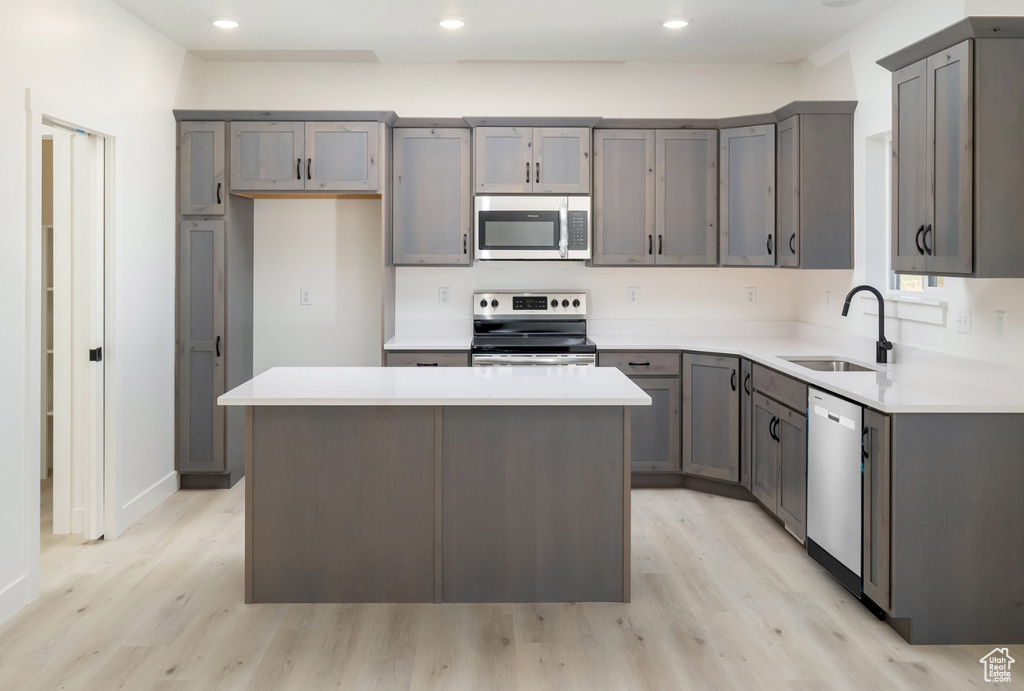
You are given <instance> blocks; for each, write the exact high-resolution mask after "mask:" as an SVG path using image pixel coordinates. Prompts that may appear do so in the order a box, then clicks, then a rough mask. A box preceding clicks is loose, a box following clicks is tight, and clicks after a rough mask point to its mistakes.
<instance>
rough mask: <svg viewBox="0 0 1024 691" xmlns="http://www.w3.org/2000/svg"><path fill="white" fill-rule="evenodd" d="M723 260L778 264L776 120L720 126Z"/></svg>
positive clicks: (743, 263) (756, 264)
mask: <svg viewBox="0 0 1024 691" xmlns="http://www.w3.org/2000/svg"><path fill="white" fill-rule="evenodd" d="M720 136H721V167H722V174H721V185H720V192H719V203H720V206H721V209H720V214H721V220H720V223H721V255H722V256H721V263H722V264H727V265H741V266H774V265H775V254H776V250H777V247H776V245H777V244H778V243H776V242H775V125H757V126H756V127H737V128H733V129H727V130H722V132H721V135H720Z"/></svg>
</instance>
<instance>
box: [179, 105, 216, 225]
mask: <svg viewBox="0 0 1024 691" xmlns="http://www.w3.org/2000/svg"><path fill="white" fill-rule="evenodd" d="M224 151H225V149H224V123H223V122H182V123H181V124H180V125H179V140H178V165H179V171H178V173H179V176H180V178H179V180H178V194H179V197H180V204H179V211H180V213H181V214H183V215H190V214H192V215H203V216H219V215H222V214H223V213H224V200H225V198H226V196H227V189H225V184H224V183H225V180H224V173H225V170H226V168H225V166H224Z"/></svg>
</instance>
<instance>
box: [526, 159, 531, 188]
mask: <svg viewBox="0 0 1024 691" xmlns="http://www.w3.org/2000/svg"><path fill="white" fill-rule="evenodd" d="M526 184H527V185H529V184H530V164H529V163H527V164H526Z"/></svg>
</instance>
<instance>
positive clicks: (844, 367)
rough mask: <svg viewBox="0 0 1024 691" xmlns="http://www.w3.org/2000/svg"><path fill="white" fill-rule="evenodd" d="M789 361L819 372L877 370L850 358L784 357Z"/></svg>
mask: <svg viewBox="0 0 1024 691" xmlns="http://www.w3.org/2000/svg"><path fill="white" fill-rule="evenodd" d="M782 359H783V360H786V361H788V362H792V363H793V364H794V365H800V366H801V367H806V368H807V369H812V370H815V371H817V372H874V371H875V370H873V369H871V368H870V367H864V366H863V365H858V364H857V363H855V362H850V361H848V360H831V359H825V358H821V359H817V358H813V359H812V358H788V357H786V358H782Z"/></svg>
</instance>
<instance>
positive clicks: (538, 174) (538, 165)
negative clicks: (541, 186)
mask: <svg viewBox="0 0 1024 691" xmlns="http://www.w3.org/2000/svg"><path fill="white" fill-rule="evenodd" d="M533 181H534V182H535V183H536V182H540V161H537V174H536V175H534V176H533Z"/></svg>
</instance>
